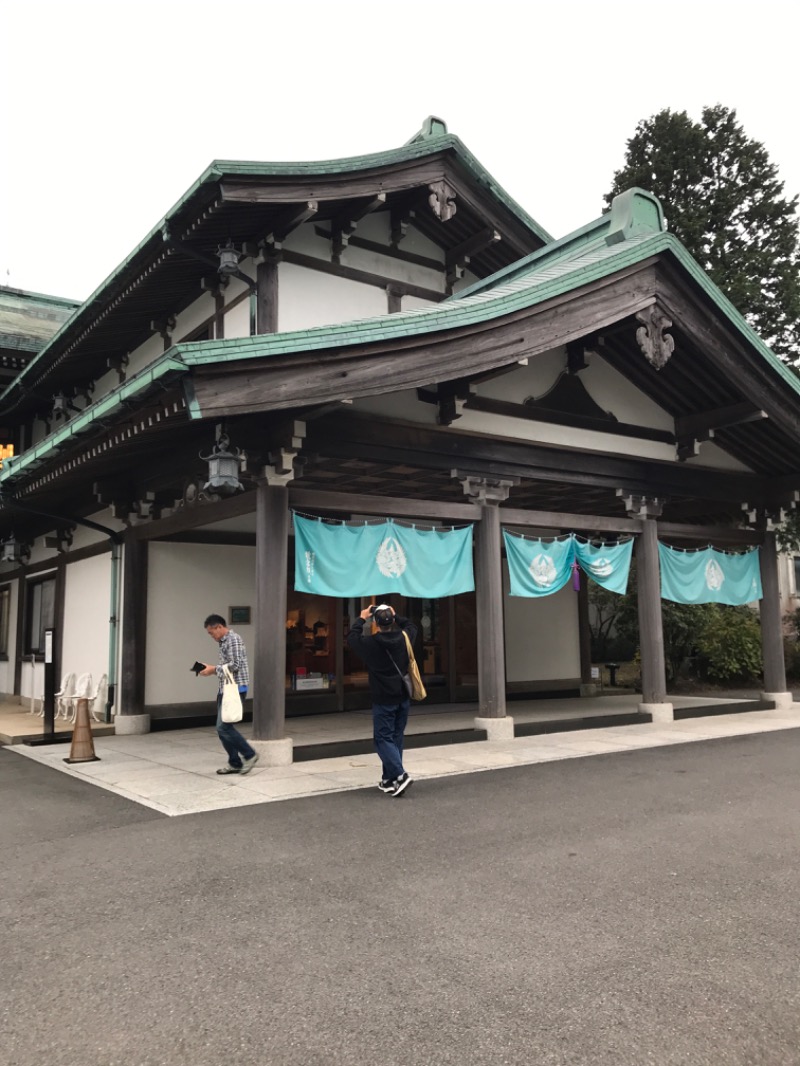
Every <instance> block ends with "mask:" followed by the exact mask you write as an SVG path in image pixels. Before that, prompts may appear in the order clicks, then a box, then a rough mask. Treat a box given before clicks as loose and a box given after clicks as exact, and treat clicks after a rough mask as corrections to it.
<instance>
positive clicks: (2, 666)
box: [0, 577, 19, 701]
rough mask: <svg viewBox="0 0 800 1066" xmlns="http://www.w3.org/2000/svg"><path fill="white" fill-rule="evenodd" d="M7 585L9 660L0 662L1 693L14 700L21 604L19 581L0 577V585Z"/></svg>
mask: <svg viewBox="0 0 800 1066" xmlns="http://www.w3.org/2000/svg"><path fill="white" fill-rule="evenodd" d="M3 584H7V585H8V586H9V587H10V589H11V599H10V604H9V615H8V659H7V660H2V661H0V693H2V694H3V695H4V696H5V697H6V698H7V699H9V700H12V701H13V700H14V699H15V698H16V697H14V695H13V693H14V667H15V665H16V663H15V658H14V649H15V648H16V646H17V607H18V604H19V581H8V582H4V581H3V580H2V577H0V585H3Z"/></svg>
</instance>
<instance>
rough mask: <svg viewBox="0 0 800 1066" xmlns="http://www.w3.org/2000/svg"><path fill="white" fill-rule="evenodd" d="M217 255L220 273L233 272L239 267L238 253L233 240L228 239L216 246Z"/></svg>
mask: <svg viewBox="0 0 800 1066" xmlns="http://www.w3.org/2000/svg"><path fill="white" fill-rule="evenodd" d="M217 255H218V256H219V272H220V274H224V275H227V274H235V273H236V271H237V270H238V269H239V258H240V253H239V252H237V251H236V248H235V247H234V244H233V241H232V240H230V239H228V243H227V244H224V245H222V246H220V247H219V248H217Z"/></svg>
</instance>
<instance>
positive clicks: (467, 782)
mask: <svg viewBox="0 0 800 1066" xmlns="http://www.w3.org/2000/svg"><path fill="white" fill-rule="evenodd" d="M799 760H800V732H799V731H798V730H785V731H781V732H777V733H763V734H756V735H746V736H741V737H732V738H726V739H719V740H713V741H703V742H695V743H692V744H683V745H673V746H667V747H658V748H648V749H643V750H632V751H628V752H625V753H614V754H608V755H597V756H593V757H591V758H585V759H570V760H560V761H555V762H548V763H539V764H535V765H526V766H518V767H513V768H508V769H498V770H492V771H488V772H484V773H480V774H464V775H457V776H451V777H444V778H434V779H430V780H425V781H418V782H416V783H415V784H414V786H413V787H412V788H411V789H410V790H409V792H408V794H407V795H406V796H405V797H403V798H402V799H399V800H395V799H391V798H389V797H386V796H383V795H381V794H380V793H378V792H377V790H363V789H362V790H355V791H345V792H339V793H335V794H331V795H322V796H312V797H309V798H304V799H296V800H290V801H286V802H283V803H273V804H266V805H263V804H262V805H257V806H246V807H240V808H235V809H227V810H218V811H213V812H210V813H203V814H191V815H186V816H184V817H182V818H168V817H165V816H163V815H161V814H160V813H158V812H156V811H154V810H151V809H148V808H145V807H142V806H140V805H138V804H134V803H131V802H129V801H127V800H125V799H123V798H122V797H119V796H116V795H114V794H112V793H108V792H105V791H103V790H100V789H97V788H95V787H94V786H93V785H91V784H88V783H85V782H83V781H80V780H77V779H75V778H71V777H69V776H66V775H64V774H57V773H54V772H53V771H52V770H50V769H49V768H47V767H45V766H42V765H40V764H38V763H36V762H33V761H32V760H29V759H21V758H19V757H18V756H17V755H15V754H13V753H10V752H7V751H0V804H2V807H0V810H1V811H2V814H0V921H1V922H2V925H1V928H2V933H3V937H2V941H3V949H2V952H0V980H2V994H1V995H0V1060H2V1063H3V1066H33V1064H36V1066H40V1064H41V1063H47V1064H48V1066H123V1064H124V1066H184V1064H185V1066H219V1064H229V1063H237V1064H238V1063H247V1064H253V1066H378V1064H382V1063H391V1064H395V1063H396V1064H408V1066H428V1064H431V1066H439V1064H445V1066H450V1064H454V1066H455V1064H458V1066H484V1064H486V1066H489V1064H492V1066H495V1064H497V1066H502V1064H508V1066H523V1064H524V1066H551V1064H558V1066H606V1064H608V1066H611V1064H614V1066H640V1064H641V1066H644V1064H656V1066H701V1064H702V1066H706V1064H707V1066H795V1064H800V963H798V959H799V958H800V952H798V932H797V928H798V922H797V915H798V903H797V896H798V875H799V874H800V859H799V858H798V839H799V838H800V780H799V779H798V773H797V768H798V761H799Z"/></svg>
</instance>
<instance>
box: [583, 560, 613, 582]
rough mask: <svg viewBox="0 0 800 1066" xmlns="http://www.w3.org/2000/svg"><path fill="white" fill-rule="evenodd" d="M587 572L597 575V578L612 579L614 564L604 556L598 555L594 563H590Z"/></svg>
mask: <svg viewBox="0 0 800 1066" xmlns="http://www.w3.org/2000/svg"><path fill="white" fill-rule="evenodd" d="M587 570H588V571H589V573H590V574H596V575H597V577H610V576H611V575H612V574H613V573H614V564H613V563H612V562H611V560H610V559H607V558H606V557H605V556H604V555H598V557H597V558H596V559H595V560H594V561H593V562H591V563H589V565H588V567H587Z"/></svg>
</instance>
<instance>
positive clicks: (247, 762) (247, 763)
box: [239, 752, 258, 774]
mask: <svg viewBox="0 0 800 1066" xmlns="http://www.w3.org/2000/svg"><path fill="white" fill-rule="evenodd" d="M243 762H244V765H243V766H242V768H241V770H240V771H239V773H240V774H249V773H250V771H251V770H252V769H253V767H254V766H255V764H256V763H257V762H258V752H256V753H255V755H253V757H252V758H250V759H244V760H243Z"/></svg>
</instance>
